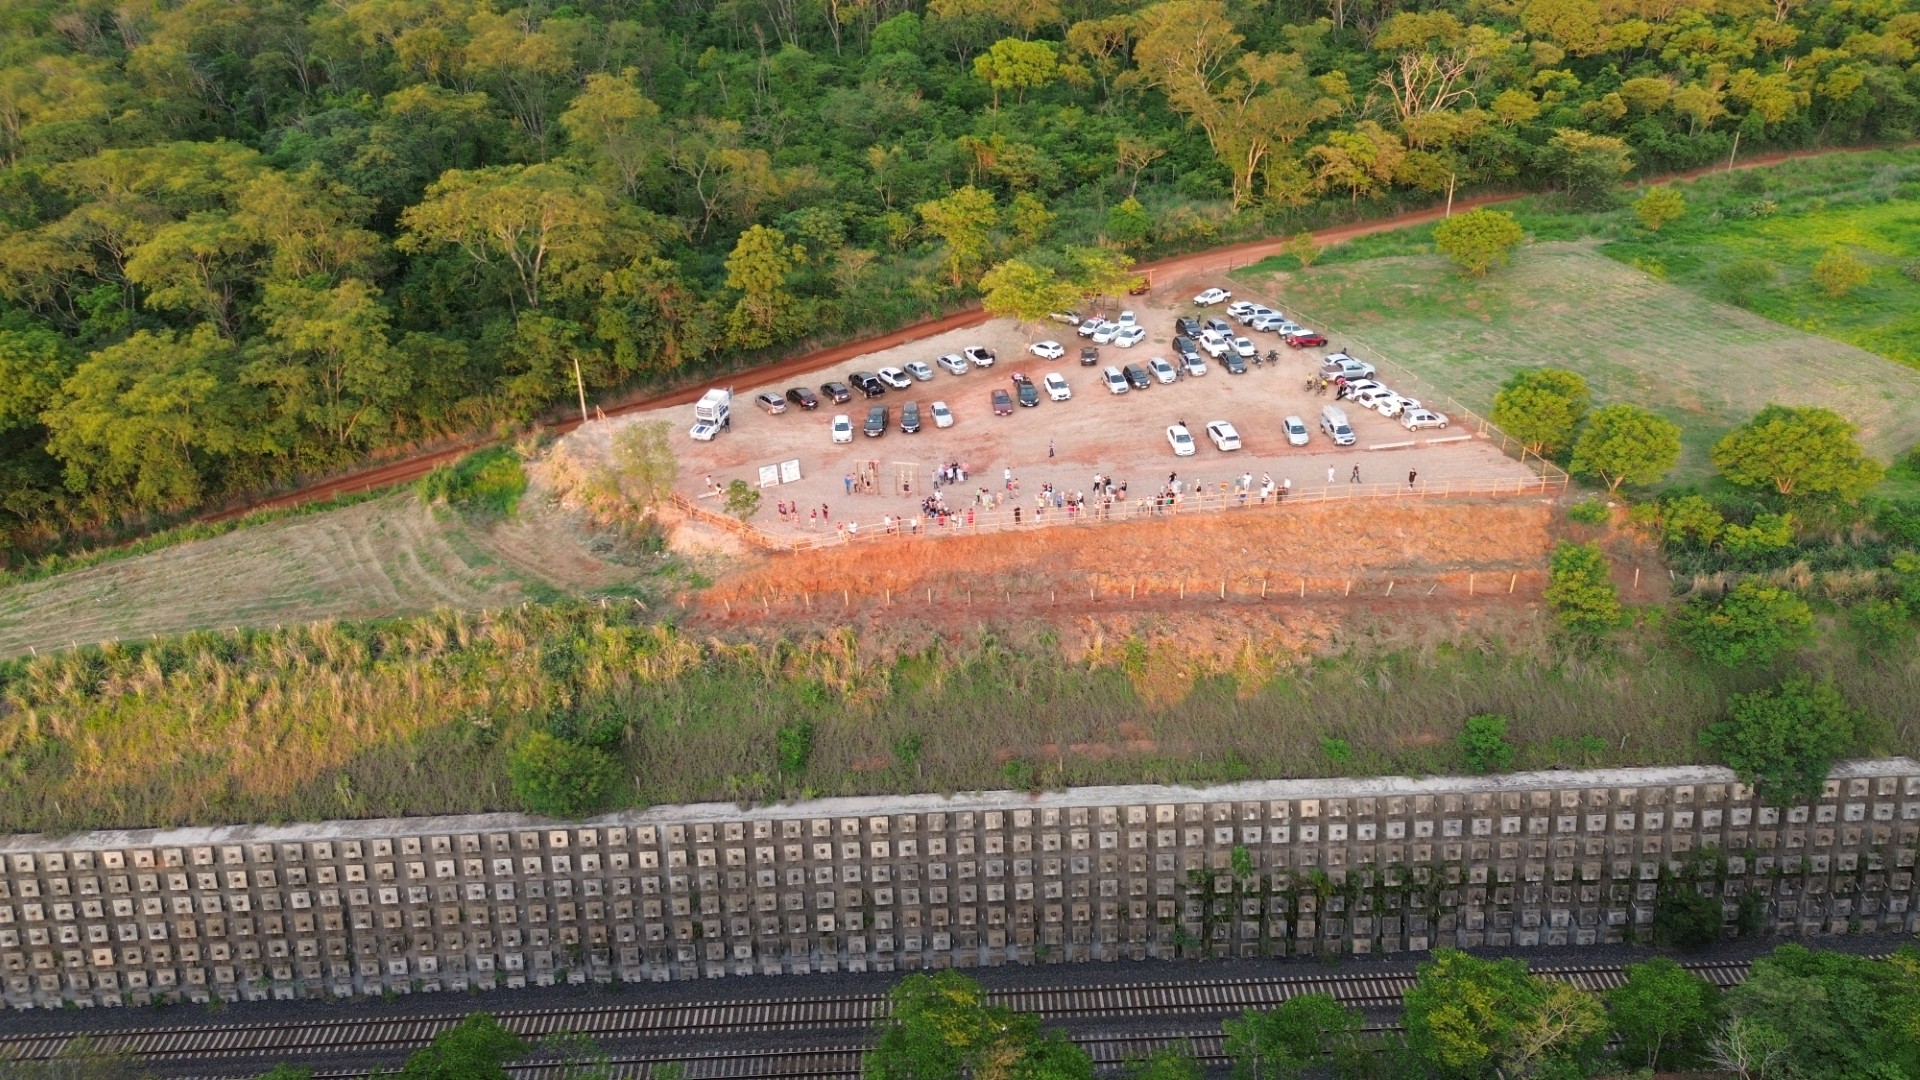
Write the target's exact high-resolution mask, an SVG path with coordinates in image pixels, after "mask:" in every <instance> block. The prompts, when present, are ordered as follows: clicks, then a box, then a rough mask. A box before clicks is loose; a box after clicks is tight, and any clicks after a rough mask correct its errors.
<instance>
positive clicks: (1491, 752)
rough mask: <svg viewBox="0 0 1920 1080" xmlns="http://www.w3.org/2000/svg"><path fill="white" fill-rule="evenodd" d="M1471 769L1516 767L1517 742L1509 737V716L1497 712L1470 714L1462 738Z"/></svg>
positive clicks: (1460, 741)
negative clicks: (1515, 746) (1515, 752)
mask: <svg viewBox="0 0 1920 1080" xmlns="http://www.w3.org/2000/svg"><path fill="white" fill-rule="evenodd" d="M1458 742H1459V744H1460V753H1461V754H1463V755H1464V756H1465V757H1466V760H1467V771H1468V772H1471V773H1492V772H1505V771H1507V770H1508V769H1509V768H1512V767H1513V744H1512V743H1510V742H1508V741H1507V718H1506V717H1504V716H1500V715H1498V714H1497V713H1481V714H1480V715H1478V716H1469V717H1467V723H1466V726H1465V727H1463V728H1462V729H1461V730H1460V737H1459V739H1458Z"/></svg>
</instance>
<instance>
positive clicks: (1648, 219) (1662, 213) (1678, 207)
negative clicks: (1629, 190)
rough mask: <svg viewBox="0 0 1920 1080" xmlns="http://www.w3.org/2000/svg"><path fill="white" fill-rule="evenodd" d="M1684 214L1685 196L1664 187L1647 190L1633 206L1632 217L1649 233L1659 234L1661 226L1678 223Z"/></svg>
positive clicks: (1685, 209)
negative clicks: (1637, 219)
mask: <svg viewBox="0 0 1920 1080" xmlns="http://www.w3.org/2000/svg"><path fill="white" fill-rule="evenodd" d="M1686 212H1687V199H1686V196H1684V195H1682V194H1680V193H1679V192H1678V191H1675V190H1674V189H1673V188H1670V187H1667V186H1665V185H1662V186H1660V187H1657V188H1650V189H1648V191H1647V193H1646V194H1645V195H1642V196H1640V201H1639V202H1636V203H1634V204H1633V214H1634V216H1635V217H1637V218H1639V219H1640V224H1642V225H1645V226H1646V227H1647V231H1649V232H1659V231H1660V227H1661V226H1663V225H1666V224H1668V223H1669V222H1673V221H1678V220H1679V219H1680V215H1682V214H1684V213H1686Z"/></svg>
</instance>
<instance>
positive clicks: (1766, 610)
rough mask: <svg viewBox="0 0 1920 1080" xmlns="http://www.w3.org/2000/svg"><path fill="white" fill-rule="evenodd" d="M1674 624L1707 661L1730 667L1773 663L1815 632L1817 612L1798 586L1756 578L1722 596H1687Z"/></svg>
mask: <svg viewBox="0 0 1920 1080" xmlns="http://www.w3.org/2000/svg"><path fill="white" fill-rule="evenodd" d="M1674 628H1675V629H1676V630H1678V631H1679V634H1680V640H1681V641H1683V642H1685V643H1686V646H1687V647H1688V648H1690V649H1692V650H1693V651H1694V652H1695V653H1697V654H1699V655H1700V657H1701V658H1703V659H1705V660H1709V661H1712V662H1713V663H1716V664H1722V665H1725V666H1727V667H1741V666H1743V665H1747V664H1767V663H1771V662H1772V661H1773V658H1774V657H1776V656H1778V655H1780V654H1781V653H1782V652H1785V651H1786V650H1788V649H1791V648H1795V647H1797V646H1799V645H1800V644H1801V643H1803V642H1804V641H1806V639H1807V638H1808V637H1809V636H1811V634H1812V631H1813V611H1812V609H1811V608H1809V607H1807V602H1806V601H1805V600H1802V599H1800V598H1799V597H1798V596H1795V595H1794V594H1793V592H1792V590H1790V589H1783V588H1781V587H1779V586H1777V585H1768V584H1766V583H1764V582H1760V581H1754V580H1751V579H1750V580H1747V581H1743V582H1741V583H1740V584H1738V585H1736V586H1734V587H1733V590H1732V591H1731V592H1729V593H1727V595H1726V596H1724V597H1721V598H1720V599H1718V600H1715V599H1713V598H1712V597H1707V596H1696V597H1694V598H1693V599H1692V600H1689V601H1687V603H1686V604H1685V605H1684V606H1683V607H1681V609H1680V614H1679V616H1678V617H1677V618H1676V619H1675V620H1674Z"/></svg>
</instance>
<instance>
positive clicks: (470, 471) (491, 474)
mask: <svg viewBox="0 0 1920 1080" xmlns="http://www.w3.org/2000/svg"><path fill="white" fill-rule="evenodd" d="M419 490H420V497H421V499H423V500H425V501H427V502H445V503H446V504H447V505H448V506H452V507H454V508H456V509H460V510H464V511H467V512H468V513H472V514H478V515H481V516H485V517H497V518H499V517H512V516H513V513H514V510H515V508H516V507H518V506H519V505H520V496H522V495H524V494H526V490H527V472H526V469H524V468H523V467H521V464H520V455H519V454H517V453H515V452H514V450H513V448H512V447H509V446H495V447H490V448H488V449H486V450H479V451H475V452H474V453H471V454H468V455H467V456H466V457H463V458H461V459H460V460H459V461H457V462H455V463H454V464H452V465H442V466H441V467H439V468H437V469H435V470H433V471H432V472H430V473H428V474H427V475H425V476H423V477H421V478H420V489H419Z"/></svg>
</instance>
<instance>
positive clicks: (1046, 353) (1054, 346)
mask: <svg viewBox="0 0 1920 1080" xmlns="http://www.w3.org/2000/svg"><path fill="white" fill-rule="evenodd" d="M1027 351H1028V352H1030V353H1032V354H1033V355H1035V356H1037V357H1039V358H1040V359H1042V360H1058V359H1060V358H1061V357H1063V356H1065V355H1067V350H1066V349H1065V347H1063V346H1062V345H1061V344H1060V343H1059V342H1057V341H1036V342H1034V343H1033V344H1031V345H1029V346H1027Z"/></svg>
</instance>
